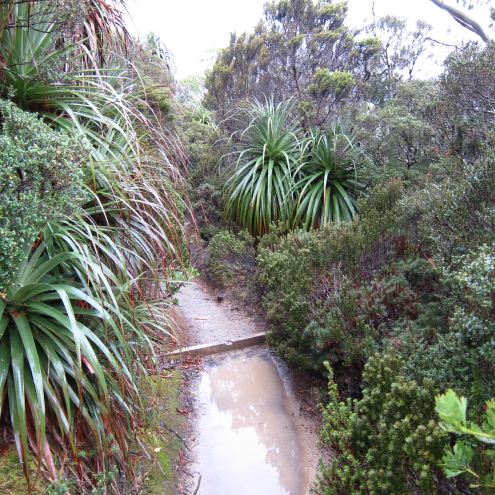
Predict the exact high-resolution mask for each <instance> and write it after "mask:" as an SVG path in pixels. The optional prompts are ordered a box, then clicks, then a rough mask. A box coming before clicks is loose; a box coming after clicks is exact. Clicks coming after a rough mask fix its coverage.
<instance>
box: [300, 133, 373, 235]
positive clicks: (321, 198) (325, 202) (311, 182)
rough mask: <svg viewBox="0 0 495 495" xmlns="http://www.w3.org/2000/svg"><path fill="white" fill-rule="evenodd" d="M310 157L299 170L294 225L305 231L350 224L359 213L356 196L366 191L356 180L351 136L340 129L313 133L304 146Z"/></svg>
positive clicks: (354, 152)
mask: <svg viewBox="0 0 495 495" xmlns="http://www.w3.org/2000/svg"><path fill="white" fill-rule="evenodd" d="M305 146H306V147H307V149H309V152H308V156H307V157H305V158H304V159H303V163H302V164H301V165H300V166H299V167H298V170H297V175H298V176H299V177H300V178H299V180H298V181H297V182H296V184H295V186H294V188H295V190H296V191H297V202H296V205H295V213H294V216H293V218H292V224H293V226H298V225H300V224H302V227H303V228H304V229H306V230H308V229H311V228H315V227H316V226H320V227H321V226H325V225H327V224H329V223H331V222H340V221H350V220H352V219H353V218H354V216H355V215H356V213H357V207H356V194H357V192H358V191H359V190H360V189H362V188H363V186H362V185H361V184H360V183H359V182H358V180H357V170H356V167H355V163H354V156H355V155H357V151H356V150H355V148H354V143H353V141H352V137H350V136H348V135H346V134H345V133H344V132H343V131H342V129H341V128H339V127H334V128H332V129H331V130H330V131H329V132H327V133H325V134H322V135H318V134H312V135H311V137H310V138H309V139H308V141H307V142H306V143H305Z"/></svg>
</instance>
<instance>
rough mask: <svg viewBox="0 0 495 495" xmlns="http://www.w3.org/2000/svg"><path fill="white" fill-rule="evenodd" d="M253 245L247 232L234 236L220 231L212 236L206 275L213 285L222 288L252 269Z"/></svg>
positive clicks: (226, 231)
mask: <svg viewBox="0 0 495 495" xmlns="http://www.w3.org/2000/svg"><path fill="white" fill-rule="evenodd" d="M253 243H254V239H253V238H252V237H251V236H250V235H249V234H248V232H247V231H241V232H240V233H239V234H238V235H235V234H234V233H232V232H229V231H228V230H221V231H220V232H218V233H217V234H216V235H215V236H213V238H212V239H211V241H210V243H209V245H208V258H209V260H208V268H207V273H208V275H209V276H210V278H211V279H212V281H213V282H214V283H215V285H217V286H218V287H220V288H224V287H226V286H227V285H229V284H230V283H232V282H234V281H235V280H236V279H237V278H238V277H244V276H245V274H246V273H249V271H250V270H249V268H250V267H251V268H254V263H255V261H254V249H253Z"/></svg>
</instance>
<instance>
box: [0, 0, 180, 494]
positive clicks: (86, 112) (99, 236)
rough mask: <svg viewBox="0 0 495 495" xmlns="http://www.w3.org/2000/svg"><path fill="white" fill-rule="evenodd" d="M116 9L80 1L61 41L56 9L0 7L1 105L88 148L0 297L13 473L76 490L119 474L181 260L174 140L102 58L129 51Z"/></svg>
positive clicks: (4, 415)
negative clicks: (40, 474)
mask: <svg viewBox="0 0 495 495" xmlns="http://www.w3.org/2000/svg"><path fill="white" fill-rule="evenodd" d="M119 3H121V2H103V1H102V2H100V1H98V0H91V1H89V2H84V5H85V8H84V9H82V10H81V12H80V15H81V16H82V19H78V18H77V16H76V18H75V20H74V19H71V23H72V22H73V23H75V24H74V25H72V24H71V26H70V29H71V31H70V32H69V34H67V29H68V28H67V27H66V26H65V27H64V26H63V25H61V19H60V16H59V13H60V12H59V11H57V8H56V7H57V1H56V0H51V1H48V2H45V1H36V0H33V1H27V0H26V1H25V2H24V1H20V2H19V1H17V2H14V1H13V0H12V1H7V2H3V4H2V7H1V8H0V14H1V20H0V27H1V28H2V32H1V35H0V57H1V59H2V63H3V64H4V66H5V67H4V69H3V70H2V72H1V74H0V97H3V98H10V99H11V100H12V101H13V102H14V103H15V104H16V105H17V106H18V107H19V108H20V109H22V110H24V111H28V112H33V111H34V112H37V113H38V114H39V115H40V116H42V118H43V119H44V120H45V122H46V123H47V124H48V125H49V126H51V128H52V129H54V130H55V132H59V133H62V134H67V133H68V134H70V135H71V136H73V137H75V138H77V139H80V140H81V141H83V142H85V143H86V145H85V146H86V147H87V148H88V149H89V155H88V157H87V163H85V164H84V166H83V176H84V180H83V182H81V184H80V188H81V189H82V190H84V191H85V193H84V194H81V196H80V197H78V198H77V200H76V198H74V203H75V204H74V206H73V208H71V212H70V215H63V214H60V212H58V214H57V216H56V217H48V218H46V221H47V223H46V224H45V226H44V228H43V229H41V230H40V231H39V232H38V233H37V234H36V236H35V237H34V238H31V239H30V242H27V243H26V251H25V257H24V260H23V262H22V263H21V265H20V266H19V267H17V268H16V270H15V273H13V274H12V277H11V280H13V282H12V283H10V285H9V286H8V287H6V289H5V290H4V292H2V293H1V294H0V422H1V425H2V427H5V428H6V429H7V430H8V431H11V432H12V435H13V438H14V439H15V443H16V445H17V449H18V453H19V457H20V459H21V462H22V464H23V466H24V468H25V470H26V474H28V469H27V467H26V466H27V459H28V456H29V455H30V454H34V457H35V458H36V459H37V460H38V463H39V466H40V467H41V468H42V469H43V470H44V471H45V472H46V473H47V475H48V476H49V477H51V478H54V477H55V476H56V475H57V472H58V471H57V470H58V469H59V468H60V465H61V464H62V465H63V464H65V467H67V468H69V469H72V471H73V473H74V474H75V475H76V476H77V477H78V478H79V480H80V482H81V487H82V488H83V489H84V487H90V486H91V483H92V481H94V476H95V474H97V473H99V472H102V471H105V470H106V469H108V467H109V465H110V464H111V463H112V462H115V461H116V462H117V464H118V465H119V467H120V468H121V469H122V470H123V471H124V472H125V468H126V466H127V465H128V464H127V456H128V451H129V442H130V440H131V437H132V431H133V427H134V426H135V424H136V423H137V422H139V420H140V411H141V408H140V397H139V393H138V392H137V391H138V385H139V379H140V376H141V375H142V374H143V372H145V368H146V366H148V365H149V363H151V362H152V360H153V342H154V341H163V338H164V336H166V335H167V334H168V333H169V332H170V328H171V327H170V321H169V320H168V317H167V315H166V312H165V309H166V306H167V302H166V301H167V300H169V298H168V296H169V295H170V283H169V282H170V280H171V278H172V274H173V273H174V272H175V271H176V270H180V269H181V268H182V267H183V266H184V259H185V255H184V253H185V249H184V238H183V232H182V225H181V224H182V218H183V215H184V210H185V205H184V204H183V200H182V199H181V197H180V189H181V187H182V186H181V181H182V179H181V173H182V170H181V164H180V163H178V161H177V160H176V159H175V158H171V157H172V156H178V157H182V156H183V152H182V150H181V147H180V143H177V139H176V138H175V136H174V135H173V134H172V133H170V132H169V131H167V129H164V128H163V126H162V125H161V123H160V121H159V120H158V119H157V118H155V116H154V114H153V111H152V109H151V107H150V106H149V105H148V104H147V102H146V101H144V100H143V99H142V97H140V96H139V95H142V94H143V92H142V91H139V90H138V89H137V88H138V86H139V80H140V78H139V76H138V75H136V74H135V73H133V72H132V71H130V70H129V69H128V66H129V64H128V63H127V61H126V60H122V59H119V58H118V57H114V58H113V59H112V57H111V56H110V51H107V52H104V49H105V48H108V47H109V46H111V43H113V42H115V39H112V40H110V38H112V37H113V35H115V34H116V33H118V34H119V36H120V37H121V38H122V39H124V41H125V42H126V43H127V42H129V39H128V37H127V36H126V32H125V28H124V26H123V25H122V24H121V21H122V17H121V16H120V15H119V14H118V13H117V12H118V9H117V8H118V4H119ZM54 7H55V8H54ZM77 7H78V2H76V3H74V8H77ZM115 9H117V10H115ZM62 21H63V19H62ZM83 32H84V33H86V35H85V36H82V35H81V33H83ZM96 32H97V34H94V35H92V34H91V33H96ZM105 36H107V39H105ZM110 60H111V62H112V65H111V66H110V65H109V64H110ZM104 61H105V62H106V65H104ZM143 109H144V110H143ZM146 109H149V111H146ZM26 153H29V150H28V149H26ZM22 163H23V161H22V160H21V161H20V167H19V174H21V175H22V174H23V170H22ZM54 180H55V182H56V178H55V179H54ZM79 180H80V178H79ZM19 194H21V195H22V194H23V191H19ZM90 451H91V452H92V454H91V455H90V456H88V455H87V453H88V452H90ZM64 459H65V460H69V461H70V462H65V461H64Z"/></svg>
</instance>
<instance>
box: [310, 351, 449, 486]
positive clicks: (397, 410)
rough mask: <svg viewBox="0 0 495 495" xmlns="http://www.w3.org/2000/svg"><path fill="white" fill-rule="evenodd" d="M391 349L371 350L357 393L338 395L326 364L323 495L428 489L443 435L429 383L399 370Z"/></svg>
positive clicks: (435, 474) (434, 480)
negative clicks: (327, 456)
mask: <svg viewBox="0 0 495 495" xmlns="http://www.w3.org/2000/svg"><path fill="white" fill-rule="evenodd" d="M402 364H403V363H402V361H401V360H400V359H399V358H398V357H397V356H396V355H394V354H391V353H387V354H385V355H383V356H380V355H375V356H373V357H372V358H370V360H369V361H368V363H367V365H366V367H365V369H364V373H363V396H362V398H361V399H359V400H357V399H347V400H346V401H343V402H342V401H341V400H340V399H339V396H338V392H337V386H336V384H335V382H334V381H333V373H332V370H331V368H330V367H328V370H329V388H328V391H329V402H328V404H327V405H326V407H325V409H324V412H323V419H324V426H323V430H322V440H323V442H324V443H325V444H328V445H330V446H331V447H332V449H333V450H334V451H335V455H334V456H333V458H332V459H331V460H330V462H329V463H323V464H322V467H321V471H320V478H319V481H318V484H317V493H319V494H324V495H346V494H349V495H351V494H352V495H358V494H363V495H364V494H366V495H379V494H382V495H402V494H405V493H408V494H415V493H418V494H420V493H421V494H433V493H437V490H436V488H435V486H436V484H437V480H438V475H439V472H438V469H437V464H438V463H439V461H440V459H441V457H442V452H443V449H444V448H445V446H446V441H447V438H446V435H445V433H444V432H443V431H442V430H441V429H440V428H439V427H438V424H437V423H436V421H435V412H434V404H435V388H434V386H433V383H432V382H431V381H428V380H426V381H424V382H423V383H421V384H419V383H417V382H415V381H411V380H408V379H406V378H405V377H404V376H403V375H402V374H401V370H402Z"/></svg>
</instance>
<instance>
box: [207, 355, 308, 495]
mask: <svg viewBox="0 0 495 495" xmlns="http://www.w3.org/2000/svg"><path fill="white" fill-rule="evenodd" d="M285 397H286V396H285V388H284V385H283V383H282V380H281V379H280V376H279V374H278V371H277V368H276V366H275V365H274V363H273V362H272V361H271V360H270V359H269V358H268V357H267V356H266V357H265V356H259V355H255V356H251V357H247V358H241V357H235V358H230V359H227V360H225V361H223V362H222V363H220V364H217V365H213V366H211V367H210V368H208V369H206V370H205V372H204V373H203V375H202V378H201V382H200V385H199V400H200V402H201V404H202V409H201V417H200V419H199V425H198V426H199V467H198V469H199V472H200V473H201V474H202V481H201V488H200V491H199V493H200V494H202V495H234V494H236V495H279V494H280V495H302V488H301V480H302V473H301V468H300V462H299V455H298V453H299V445H298V441H297V436H296V431H295V428H294V425H293V422H292V418H291V416H290V415H289V414H288V412H287V410H286V408H285Z"/></svg>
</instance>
